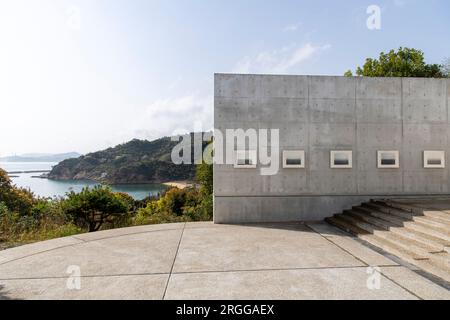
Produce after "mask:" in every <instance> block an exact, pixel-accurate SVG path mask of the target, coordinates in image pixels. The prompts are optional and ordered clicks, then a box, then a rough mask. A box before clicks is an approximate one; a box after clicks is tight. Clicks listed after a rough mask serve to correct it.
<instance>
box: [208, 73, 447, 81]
mask: <svg viewBox="0 0 450 320" xmlns="http://www.w3.org/2000/svg"><path fill="white" fill-rule="evenodd" d="M221 76H241V77H303V78H305V77H306V78H330V79H332V78H342V79H356V80H362V79H364V80H366V79H370V80H372V79H373V80H386V79H391V80H435V81H439V80H440V81H448V82H450V78H423V77H422V78H418V77H358V76H352V77H347V76H338V75H312V74H269V73H267V74H264V73H223V72H216V73H214V77H221Z"/></svg>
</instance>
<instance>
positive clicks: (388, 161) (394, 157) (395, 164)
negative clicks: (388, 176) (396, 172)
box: [378, 151, 400, 169]
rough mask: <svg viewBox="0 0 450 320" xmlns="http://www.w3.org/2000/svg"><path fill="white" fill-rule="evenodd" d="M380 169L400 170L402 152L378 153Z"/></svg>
mask: <svg viewBox="0 0 450 320" xmlns="http://www.w3.org/2000/svg"><path fill="white" fill-rule="evenodd" d="M378 168H380V169H398V168H400V152H399V151H378Z"/></svg>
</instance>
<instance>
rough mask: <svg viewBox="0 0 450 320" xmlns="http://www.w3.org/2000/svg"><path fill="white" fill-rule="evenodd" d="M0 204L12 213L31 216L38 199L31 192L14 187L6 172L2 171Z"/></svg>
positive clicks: (0, 170)
mask: <svg viewBox="0 0 450 320" xmlns="http://www.w3.org/2000/svg"><path fill="white" fill-rule="evenodd" d="M0 202H3V203H4V205H6V206H7V207H8V209H9V210H11V211H15V212H18V213H19V214H21V215H29V214H30V213H31V209H32V208H33V206H34V204H35V203H36V199H35V197H34V195H33V193H32V192H31V191H29V190H27V189H23V188H17V187H16V186H14V185H13V184H12V182H11V179H10V178H9V177H8V174H7V173H6V171H4V170H3V169H0Z"/></svg>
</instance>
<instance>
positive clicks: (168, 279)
mask: <svg viewBox="0 0 450 320" xmlns="http://www.w3.org/2000/svg"><path fill="white" fill-rule="evenodd" d="M185 229H186V222H185V223H184V226H183V229H182V230H181V235H180V240H179V241H178V246H177V251H176V252H175V256H174V258H173V262H172V267H171V268H170V273H169V276H168V277H167V282H166V287H165V288H164V293H163V296H162V300H165V298H166V293H167V288H168V287H169V282H170V278H171V277H172V272H173V267H174V266H175V261H176V260H177V256H178V251H179V250H180V245H181V240H182V239H183V235H184V230H185Z"/></svg>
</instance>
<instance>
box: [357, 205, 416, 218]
mask: <svg viewBox="0 0 450 320" xmlns="http://www.w3.org/2000/svg"><path fill="white" fill-rule="evenodd" d="M362 206H363V207H366V208H369V209H372V210H377V211H380V212H383V213H386V214H390V215H393V216H396V217H399V218H401V219H406V220H412V218H413V214H412V213H411V212H408V211H404V210H399V209H395V208H392V207H390V206H387V205H382V204H380V203H378V202H375V201H373V202H372V201H371V202H367V203H363V204H362Z"/></svg>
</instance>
